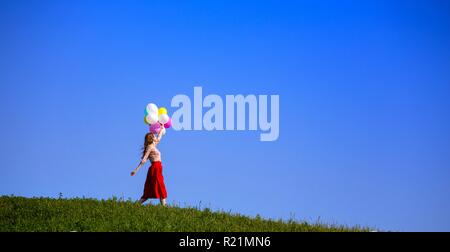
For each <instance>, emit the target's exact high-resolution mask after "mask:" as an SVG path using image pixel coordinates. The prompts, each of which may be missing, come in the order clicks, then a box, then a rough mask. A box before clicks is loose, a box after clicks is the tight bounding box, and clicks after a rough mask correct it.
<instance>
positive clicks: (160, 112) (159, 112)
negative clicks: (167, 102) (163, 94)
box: [158, 107, 167, 116]
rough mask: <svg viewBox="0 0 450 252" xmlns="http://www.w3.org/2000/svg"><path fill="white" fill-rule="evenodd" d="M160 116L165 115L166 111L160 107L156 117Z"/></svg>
mask: <svg viewBox="0 0 450 252" xmlns="http://www.w3.org/2000/svg"><path fill="white" fill-rule="evenodd" d="M162 114H165V115H167V109H166V108H164V107H161V108H159V109H158V116H159V115H162Z"/></svg>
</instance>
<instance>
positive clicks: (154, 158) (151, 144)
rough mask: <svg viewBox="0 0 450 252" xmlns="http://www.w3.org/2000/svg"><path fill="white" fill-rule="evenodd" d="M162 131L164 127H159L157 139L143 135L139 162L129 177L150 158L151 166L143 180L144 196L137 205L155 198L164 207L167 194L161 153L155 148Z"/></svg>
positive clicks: (150, 135) (150, 134) (149, 134)
mask: <svg viewBox="0 0 450 252" xmlns="http://www.w3.org/2000/svg"><path fill="white" fill-rule="evenodd" d="M164 130H165V129H164V126H163V125H161V130H160V131H159V133H158V136H157V137H155V136H154V135H153V134H152V133H147V134H146V135H145V140H144V147H143V150H142V158H141V162H140V163H139V165H138V166H137V167H136V169H134V170H133V171H132V172H131V176H134V175H136V173H137V172H138V171H139V169H140V168H141V167H142V166H143V165H144V164H145V162H147V160H148V159H149V158H150V161H151V163H152V165H151V166H150V168H149V169H148V173H147V179H146V180H145V185H144V194H143V195H142V197H141V199H140V200H139V203H141V204H142V203H144V202H145V201H146V200H147V199H149V198H153V199H154V198H156V199H159V200H160V202H161V205H163V206H165V205H166V198H167V192H166V186H165V185H164V177H163V175H162V165H161V153H160V152H159V150H158V149H157V148H156V146H157V145H158V143H159V142H160V141H161V137H162V135H163V131H164Z"/></svg>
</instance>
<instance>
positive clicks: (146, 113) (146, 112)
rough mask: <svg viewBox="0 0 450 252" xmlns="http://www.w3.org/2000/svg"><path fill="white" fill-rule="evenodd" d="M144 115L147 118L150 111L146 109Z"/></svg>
mask: <svg viewBox="0 0 450 252" xmlns="http://www.w3.org/2000/svg"><path fill="white" fill-rule="evenodd" d="M144 115H145V116H147V115H148V111H147V108H145V109H144Z"/></svg>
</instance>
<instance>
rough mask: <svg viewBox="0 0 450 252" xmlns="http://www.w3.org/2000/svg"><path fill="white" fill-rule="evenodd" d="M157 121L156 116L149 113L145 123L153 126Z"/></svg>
mask: <svg viewBox="0 0 450 252" xmlns="http://www.w3.org/2000/svg"><path fill="white" fill-rule="evenodd" d="M157 121H158V114H155V113H151V114H148V115H147V122H149V123H150V124H154V123H155V122H157Z"/></svg>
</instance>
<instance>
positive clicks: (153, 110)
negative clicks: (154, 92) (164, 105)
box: [146, 103, 159, 114]
mask: <svg viewBox="0 0 450 252" xmlns="http://www.w3.org/2000/svg"><path fill="white" fill-rule="evenodd" d="M146 110H147V113H148V114H152V113H153V114H155V113H156V114H158V111H159V110H158V107H157V106H156V104H154V103H149V104H148V105H147V108H146Z"/></svg>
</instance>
